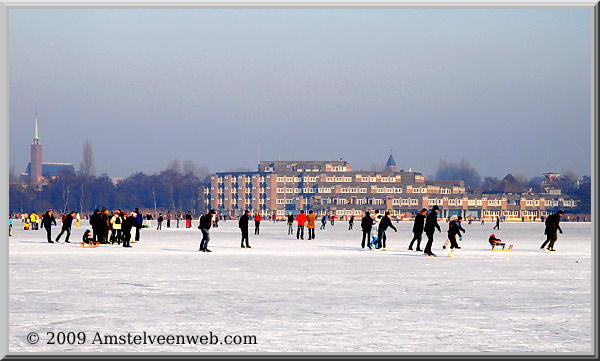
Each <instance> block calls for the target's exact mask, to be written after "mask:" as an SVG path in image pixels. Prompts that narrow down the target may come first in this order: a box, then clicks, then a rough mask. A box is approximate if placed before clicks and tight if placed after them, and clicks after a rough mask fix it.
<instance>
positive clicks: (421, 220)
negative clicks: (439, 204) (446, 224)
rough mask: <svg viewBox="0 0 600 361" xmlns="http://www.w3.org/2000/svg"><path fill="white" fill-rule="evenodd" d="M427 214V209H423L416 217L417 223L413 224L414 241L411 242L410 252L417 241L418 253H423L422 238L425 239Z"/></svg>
mask: <svg viewBox="0 0 600 361" xmlns="http://www.w3.org/2000/svg"><path fill="white" fill-rule="evenodd" d="M425 214H427V208H423V209H421V212H419V213H417V216H416V217H415V223H414V224H413V230H412V231H413V234H414V236H413V239H412V241H410V245H409V246H408V250H409V251H412V250H413V248H412V246H413V243H414V242H415V241H417V252H423V250H422V249H421V238H422V237H423V225H424V224H425Z"/></svg>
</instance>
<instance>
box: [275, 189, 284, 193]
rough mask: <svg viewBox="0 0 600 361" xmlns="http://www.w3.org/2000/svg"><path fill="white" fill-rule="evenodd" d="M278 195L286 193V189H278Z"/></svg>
mask: <svg viewBox="0 0 600 361" xmlns="http://www.w3.org/2000/svg"><path fill="white" fill-rule="evenodd" d="M277 193H285V188H277Z"/></svg>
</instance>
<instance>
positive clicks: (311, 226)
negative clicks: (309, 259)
mask: <svg viewBox="0 0 600 361" xmlns="http://www.w3.org/2000/svg"><path fill="white" fill-rule="evenodd" d="M307 220H308V223H307V224H306V228H308V240H309V241H310V240H311V239H315V221H316V220H317V215H316V214H314V213H313V211H312V210H310V211H308V218H307Z"/></svg>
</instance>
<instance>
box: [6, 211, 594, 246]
mask: <svg viewBox="0 0 600 361" xmlns="http://www.w3.org/2000/svg"><path fill="white" fill-rule="evenodd" d="M438 213H439V207H438V206H437V205H436V206H433V208H432V209H431V210H430V211H428V210H427V209H426V208H423V209H422V210H421V211H420V212H418V213H417V214H416V216H415V218H414V224H413V229H412V232H413V238H412V240H411V242H410V245H409V246H408V250H411V251H413V250H414V251H416V252H423V253H424V254H425V255H427V256H429V257H435V256H436V255H435V254H434V253H433V251H432V245H433V239H434V234H435V230H437V231H438V232H441V228H440V226H439V223H438V220H439V217H438ZM563 214H564V212H563V211H562V210H561V211H558V212H557V213H555V214H552V215H550V216H548V217H547V218H546V219H544V218H543V217H542V221H543V222H544V223H545V226H546V228H545V231H544V234H545V235H546V237H547V238H546V240H545V242H544V243H543V244H542V246H541V249H543V250H548V251H551V252H553V251H555V250H554V244H555V242H556V240H557V232H560V233H562V229H561V228H560V225H559V223H560V221H561V217H562V216H563ZM15 218H17V219H21V223H22V224H23V228H24V229H26V230H39V229H40V227H41V228H42V229H45V230H46V234H47V241H48V243H60V239H61V237H62V236H63V234H65V235H66V236H65V240H64V242H65V243H70V241H69V239H70V236H71V228H72V225H73V221H74V220H75V222H76V227H77V228H79V227H80V224H81V217H80V214H79V213H77V212H75V211H72V212H70V213H65V214H61V215H60V216H59V219H60V220H61V231H60V233H59V234H58V235H57V236H56V238H52V226H53V225H54V226H56V225H57V223H56V217H55V216H54V213H53V211H52V209H48V211H46V212H45V213H44V214H43V215H42V216H41V217H40V216H39V215H38V214H37V213H36V212H31V213H22V214H15ZM228 218H229V219H231V217H229V216H227V215H221V216H220V215H218V214H217V213H216V212H215V210H212V209H211V210H210V211H209V212H208V213H207V214H203V213H201V214H200V216H199V217H198V218H197V221H198V229H200V231H201V232H202V240H201V241H200V247H199V249H198V250H199V251H201V252H211V250H210V249H208V248H207V246H208V242H209V240H210V234H209V230H210V228H211V227H214V228H217V227H218V226H219V220H220V219H221V220H223V222H225V221H226V220H227V219H228ZM319 218H320V223H321V225H320V230H326V226H327V224H328V223H329V224H330V225H331V226H334V225H335V220H336V216H335V215H327V214H324V215H322V216H320V217H319ZM86 219H89V224H90V227H91V228H92V230H91V231H90V230H86V231H85V232H84V234H83V237H82V241H81V242H82V244H94V245H98V244H112V245H114V244H115V243H116V244H117V245H121V244H122V245H123V247H127V248H130V247H132V246H131V243H137V242H139V241H140V233H141V232H140V229H142V228H148V229H151V228H153V221H154V220H155V217H154V216H153V214H152V213H150V212H146V214H143V212H141V211H140V210H139V208H135V209H134V210H133V211H131V212H129V213H127V212H123V211H122V210H121V209H116V210H114V211H109V210H108V209H106V208H105V207H103V208H102V209H101V210H100V209H96V210H95V211H94V213H93V214H91V215H90V216H89V217H88V216H87V215H86ZM252 219H253V221H254V234H255V235H259V234H260V223H261V221H262V219H263V217H262V216H261V215H260V213H259V212H255V213H254V215H253V216H252ZM267 219H269V220H272V221H273V222H275V221H276V219H277V218H276V217H275V215H273V217H267ZM172 220H174V221H175V227H176V228H180V223H183V222H184V221H185V228H191V227H192V226H193V217H192V214H191V211H188V212H187V213H186V214H185V215H184V214H182V212H177V214H176V215H175V216H173V215H172V213H171V212H170V211H167V213H166V214H165V215H164V216H163V214H162V213H159V214H158V216H157V217H156V229H157V230H161V229H162V224H163V222H165V221H166V228H171V221H172ZM462 220H463V219H462V217H461V216H457V217H454V216H451V217H449V218H447V219H446V222H447V223H448V238H447V240H446V242H445V243H444V245H443V246H442V249H446V247H447V246H449V249H448V251H447V252H448V253H449V256H451V252H452V250H453V249H460V248H461V247H460V246H459V245H458V242H459V241H462V233H465V229H464V228H463V227H462V224H461V222H462ZM472 220H473V218H472V217H469V224H471V222H472ZM249 221H250V211H249V210H246V211H245V212H244V214H243V215H242V216H240V218H239V220H238V226H239V228H240V230H241V233H242V237H241V247H242V248H251V246H250V243H249V236H248V226H249ZM286 221H287V226H288V227H287V230H288V235H290V234H292V235H293V234H294V229H293V225H294V222H295V223H296V232H295V235H296V238H297V239H302V240H304V228H305V227H306V228H307V233H308V240H313V239H315V227H316V222H317V215H316V214H315V213H314V212H313V211H312V210H309V212H308V214H305V212H304V210H302V211H300V213H298V214H297V215H295V216H294V214H293V213H292V212H290V213H288V215H287V217H286ZM347 221H348V230H352V229H353V227H354V216H350V217H349V218H347ZM398 221H399V220H398V219H396V222H398ZM577 221H579V217H577ZM584 221H585V219H584ZM500 222H502V219H501V218H500V217H496V222H495V226H494V227H493V230H499V229H500ZM481 224H482V225H483V224H484V221H483V220H482V222H481ZM12 226H13V215H12V214H9V236H10V237H12ZM360 226H361V230H362V243H361V247H362V248H363V249H364V248H365V247H367V248H369V249H371V250H383V251H386V250H387V247H386V240H387V235H386V232H387V230H388V229H393V230H394V232H397V229H396V227H395V226H394V225H393V223H392V218H391V217H390V212H389V211H384V212H382V213H379V211H378V210H375V211H374V214H373V215H371V213H370V212H369V211H367V212H365V214H364V216H363V217H362V219H361V223H360ZM182 227H183V225H182ZM134 232H135V233H134ZM461 232H462V233H461ZM423 233H425V234H426V236H427V242H426V245H425V247H424V249H421V241H422V235H423ZM415 242H416V249H413V245H414V244H415ZM489 242H490V245H492V249H494V246H502V248H503V249H504V246H505V244H504V243H502V241H501V240H500V239H498V238H497V237H495V234H493V233H492V234H491V236H490V238H489ZM546 245H548V248H545V247H546Z"/></svg>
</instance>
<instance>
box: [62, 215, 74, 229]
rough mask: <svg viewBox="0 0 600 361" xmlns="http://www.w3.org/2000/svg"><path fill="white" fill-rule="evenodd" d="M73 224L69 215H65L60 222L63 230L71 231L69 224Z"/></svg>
mask: <svg viewBox="0 0 600 361" xmlns="http://www.w3.org/2000/svg"><path fill="white" fill-rule="evenodd" d="M72 223H73V216H72V215H71V214H67V215H66V216H65V219H64V220H63V222H62V228H63V229H71V224H72Z"/></svg>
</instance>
